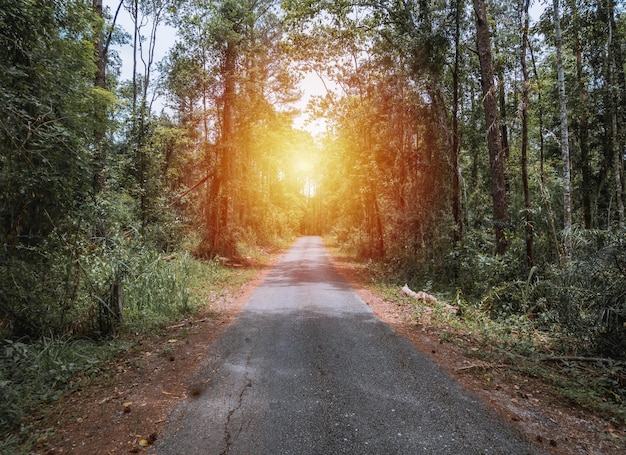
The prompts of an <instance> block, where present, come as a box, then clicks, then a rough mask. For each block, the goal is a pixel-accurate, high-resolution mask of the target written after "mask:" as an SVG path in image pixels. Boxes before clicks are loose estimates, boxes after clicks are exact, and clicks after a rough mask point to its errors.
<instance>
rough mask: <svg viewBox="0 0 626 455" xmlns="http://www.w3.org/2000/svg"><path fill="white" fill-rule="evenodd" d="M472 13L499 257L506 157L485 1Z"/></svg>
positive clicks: (504, 243)
mask: <svg viewBox="0 0 626 455" xmlns="http://www.w3.org/2000/svg"><path fill="white" fill-rule="evenodd" d="M474 12H475V18H476V45H477V49H478V57H479V60H480V75H481V85H482V91H483V107H484V111H485V122H486V128H487V145H488V147H489V164H490V171H491V196H492V199H493V215H494V231H495V243H496V252H497V254H498V255H503V254H504V253H505V252H506V248H507V240H506V235H505V232H506V227H507V225H508V223H509V213H508V202H507V195H506V179H505V175H504V168H505V162H504V161H505V157H504V152H503V150H502V140H501V137H500V126H499V120H498V106H497V100H496V93H495V87H494V81H493V57H492V54H491V39H490V37H489V24H488V22H487V8H486V6H485V0H474Z"/></svg>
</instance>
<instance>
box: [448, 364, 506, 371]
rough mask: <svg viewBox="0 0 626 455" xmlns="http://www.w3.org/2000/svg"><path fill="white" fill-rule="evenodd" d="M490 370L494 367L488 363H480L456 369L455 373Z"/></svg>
mask: <svg viewBox="0 0 626 455" xmlns="http://www.w3.org/2000/svg"><path fill="white" fill-rule="evenodd" d="M491 368H496V366H495V365H492V364H490V363H486V362H481V363H473V364H472V365H468V366H465V367H459V368H457V369H456V370H455V371H456V372H457V373H464V372H466V371H471V370H479V369H480V370H487V369H491Z"/></svg>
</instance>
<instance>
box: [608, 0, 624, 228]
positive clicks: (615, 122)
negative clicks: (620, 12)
mask: <svg viewBox="0 0 626 455" xmlns="http://www.w3.org/2000/svg"><path fill="white" fill-rule="evenodd" d="M606 2H607V27H608V43H607V67H608V70H607V73H608V76H609V77H608V78H607V85H608V89H609V93H610V95H609V98H610V101H611V104H610V107H611V145H612V154H613V175H614V179H615V200H616V205H617V220H618V223H619V227H620V229H624V228H625V227H626V222H625V220H624V187H623V178H622V173H623V164H622V163H623V158H622V155H623V152H622V151H621V148H622V147H621V144H622V141H621V134H620V129H621V126H622V125H620V124H619V121H620V120H621V119H620V118H619V109H620V105H621V100H620V94H621V90H620V87H619V83H618V77H619V69H618V68H619V67H618V64H617V63H618V61H619V63H622V62H621V60H622V59H621V58H620V57H621V55H620V52H621V49H620V45H619V44H617V45H616V44H615V42H616V40H615V36H614V34H615V33H616V30H615V25H616V24H615V18H614V14H615V13H614V9H615V5H614V0H606ZM618 56H619V57H618ZM622 72H623V70H622Z"/></svg>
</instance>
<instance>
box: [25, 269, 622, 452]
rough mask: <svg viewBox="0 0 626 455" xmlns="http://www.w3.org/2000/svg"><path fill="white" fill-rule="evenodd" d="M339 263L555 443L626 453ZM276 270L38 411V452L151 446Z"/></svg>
mask: <svg viewBox="0 0 626 455" xmlns="http://www.w3.org/2000/svg"><path fill="white" fill-rule="evenodd" d="M334 263H335V267H337V269H338V270H339V271H340V272H341V273H342V274H343V275H344V276H345V277H346V278H347V279H348V280H349V281H350V282H351V283H352V285H353V286H354V287H355V289H357V292H358V293H359V295H360V296H361V298H362V299H363V300H364V301H365V302H366V303H367V304H368V305H369V306H370V307H371V308H372V309H373V310H374V312H375V313H376V314H377V315H378V317H380V318H381V319H382V320H384V321H385V322H387V323H388V324H390V325H391V326H392V327H393V328H394V329H395V330H396V331H397V332H398V333H400V334H401V335H403V336H404V337H406V338H407V339H409V340H410V341H411V342H412V343H413V344H414V345H415V346H416V347H417V348H418V349H419V350H421V351H422V352H424V353H426V354H428V355H429V356H431V357H432V358H433V359H434V360H435V361H436V362H437V363H438V364H439V365H440V366H441V367H443V368H444V369H446V370H447V371H448V372H449V373H450V374H451V375H453V376H454V377H456V378H457V379H458V380H459V381H461V382H462V383H463V385H464V386H465V387H466V388H468V389H470V390H472V391H473V392H474V393H476V394H478V395H479V396H481V397H482V398H483V399H484V401H485V402H486V403H487V404H488V405H489V406H490V407H491V408H493V409H494V410H495V411H496V412H497V413H499V414H500V415H501V416H502V417H503V418H504V419H507V420H509V421H511V422H512V424H513V425H515V426H516V427H517V428H519V430H520V431H522V432H524V433H525V434H527V436H528V437H529V439H531V440H533V441H534V442H535V443H536V444H537V445H539V446H541V447H542V448H543V449H544V450H545V451H546V452H548V453H552V454H555V455H562V454H594V455H596V454H606V455H613V454H615V455H617V454H620V455H621V454H624V453H626V431H625V429H624V428H617V427H616V426H614V425H613V424H611V423H609V422H607V421H604V420H602V419H600V418H598V417H596V416H593V415H590V414H585V413H583V412H582V411H580V410H579V409H577V408H575V407H573V406H571V405H568V404H567V403H562V402H558V401H557V400H556V399H555V398H554V396H553V394H551V393H550V389H549V388H548V387H546V386H545V385H543V384H541V383H539V382H535V381H531V380H529V379H526V378H515V377H510V376H507V375H506V374H504V372H502V371H500V369H499V368H497V367H493V366H492V365H488V364H485V363H483V362H481V361H479V360H476V359H474V358H471V357H469V356H467V355H466V354H465V353H464V350H463V349H461V348H460V347H458V346H456V345H454V344H452V343H449V342H446V341H444V340H443V339H441V338H440V336H439V333H438V331H437V330H436V329H435V328H434V327H432V326H429V325H428V324H427V323H426V324H416V323H415V320H414V319H413V318H412V315H411V313H410V309H409V308H407V307H406V306H401V305H397V304H396V303H393V302H389V301H387V300H385V299H383V298H381V297H380V296H378V295H377V294H375V293H374V292H372V291H371V290H368V289H367V287H366V286H365V285H364V277H363V276H362V274H361V273H360V272H359V271H358V270H357V269H356V268H355V267H354V266H353V265H351V264H350V263H348V262H343V261H341V260H340V259H337V258H335V261H334ZM268 271H269V267H268V268H266V269H264V270H261V271H260V272H259V273H258V274H257V276H256V277H255V278H254V279H253V280H252V281H250V282H249V283H247V284H246V285H244V286H243V287H242V288H241V289H240V290H238V291H237V292H235V293H232V294H231V295H228V296H226V297H224V298H222V299H221V300H220V301H219V302H214V303H212V304H211V306H210V307H208V308H207V309H206V310H205V311H204V312H200V313H198V314H196V315H194V317H193V318H192V319H188V320H185V321H181V323H180V324H175V325H173V326H171V327H170V328H168V329H167V330H166V331H165V332H164V333H162V334H159V335H156V336H154V337H153V338H151V339H150V340H149V341H145V342H143V343H142V344H140V345H138V346H137V347H136V348H135V349H133V350H131V352H129V353H128V354H127V355H125V356H124V357H123V358H121V359H119V360H118V361H117V362H116V364H115V365H112V366H110V368H108V369H107V373H106V374H103V375H102V376H101V377H99V378H77V379H76V384H75V385H74V387H73V390H72V392H71V393H69V394H67V395H66V396H65V397H64V398H63V399H61V400H59V402H57V403H56V404H55V405H53V406H52V407H51V408H47V409H45V410H42V414H41V415H40V416H39V417H37V418H36V420H37V423H36V425H34V426H36V427H38V428H40V429H41V430H40V433H39V437H38V447H37V448H36V450H34V451H33V452H32V453H35V454H40V455H53V454H69V453H72V454H86V455H87V454H88V455H92V454H95V453H97V454H127V453H142V452H144V451H146V450H147V447H149V446H150V445H151V444H152V443H154V441H155V440H157V439H158V437H159V434H160V432H161V430H162V428H163V426H164V424H165V422H166V421H167V418H168V413H169V412H170V411H171V410H172V409H173V408H174V407H175V406H176V404H177V403H178V402H179V401H181V400H184V399H186V398H187V397H189V396H193V395H194V394H198V393H199V391H201V390H202V387H203V384H197V383H194V381H193V378H194V373H195V371H196V370H197V369H198V368H199V367H200V366H201V364H202V362H203V360H204V358H205V355H206V352H207V350H208V347H209V345H210V344H211V343H212V342H213V341H214V340H215V339H216V338H217V337H219V336H220V334H221V333H222V332H223V330H224V328H225V327H227V326H228V325H229V324H230V323H232V322H233V321H234V320H235V319H236V317H237V314H238V312H239V310H240V309H241V308H242V307H243V305H244V304H245V302H246V301H247V300H248V299H249V298H250V296H251V295H252V292H253V291H254V289H255V288H256V287H257V286H258V285H260V284H261V283H262V282H263V280H264V278H265V275H266V274H267V272H268Z"/></svg>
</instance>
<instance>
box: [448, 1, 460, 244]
mask: <svg viewBox="0 0 626 455" xmlns="http://www.w3.org/2000/svg"><path fill="white" fill-rule="evenodd" d="M462 13H463V0H455V12H454V69H453V71H452V90H453V95H452V98H453V99H452V147H451V152H450V166H451V167H452V216H453V217H454V224H455V230H454V233H453V239H454V241H455V243H456V242H458V241H459V240H461V239H462V238H463V212H462V208H461V179H460V176H459V150H460V146H461V145H460V142H461V141H460V138H459V90H460V89H459V71H460V66H461V14H462Z"/></svg>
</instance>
